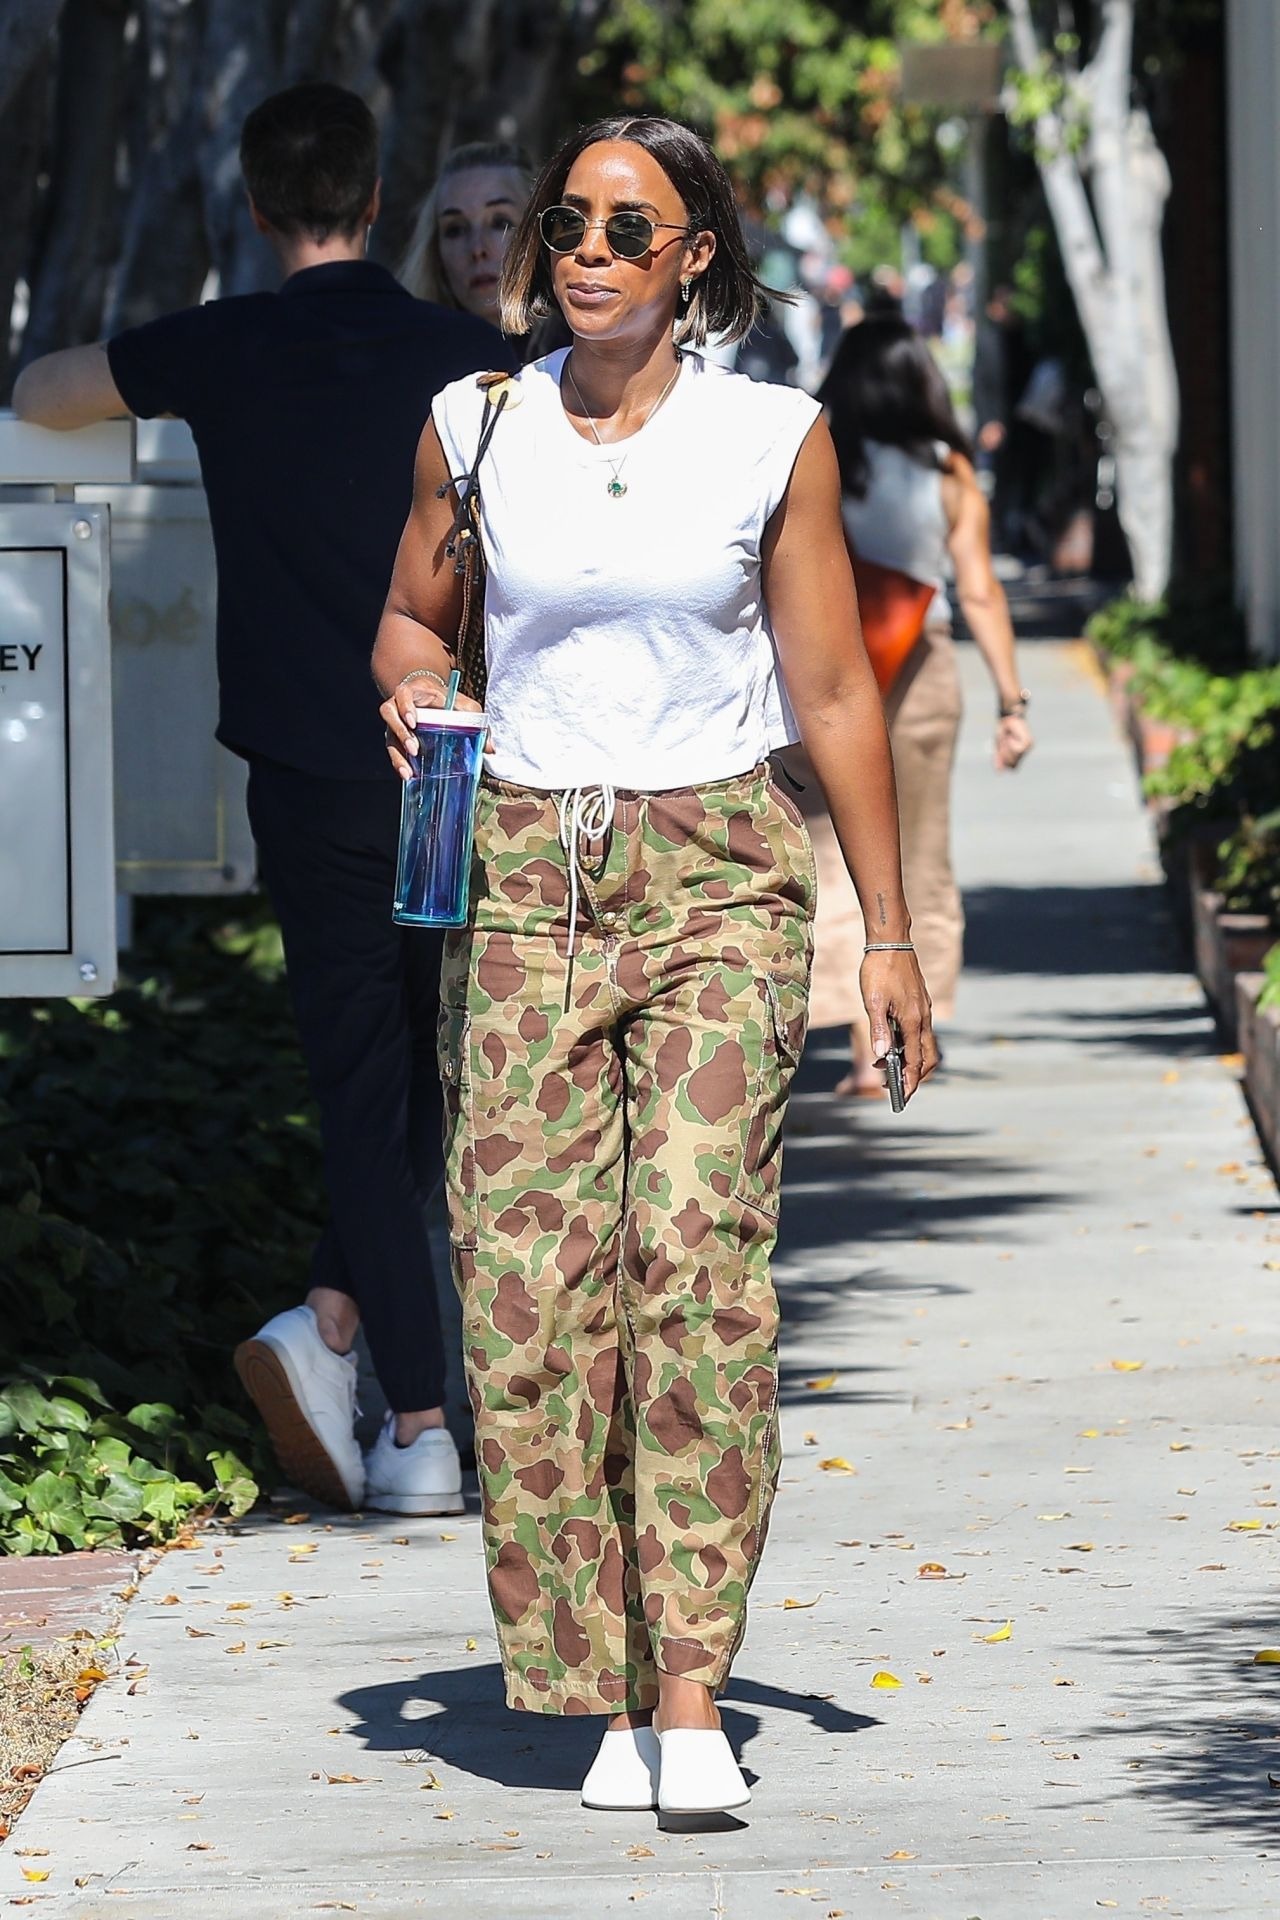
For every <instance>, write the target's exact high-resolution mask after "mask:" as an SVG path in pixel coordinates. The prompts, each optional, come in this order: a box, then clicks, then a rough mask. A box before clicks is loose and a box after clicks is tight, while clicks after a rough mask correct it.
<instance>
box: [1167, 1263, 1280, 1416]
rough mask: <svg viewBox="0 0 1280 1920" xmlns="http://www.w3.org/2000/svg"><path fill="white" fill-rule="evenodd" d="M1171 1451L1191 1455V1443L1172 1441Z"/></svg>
mask: <svg viewBox="0 0 1280 1920" xmlns="http://www.w3.org/2000/svg"><path fill="white" fill-rule="evenodd" d="M1277 1265H1280V1262H1277ZM1169 1451H1170V1453H1190V1451H1191V1442H1190V1441H1189V1440H1171V1441H1170V1442H1169Z"/></svg>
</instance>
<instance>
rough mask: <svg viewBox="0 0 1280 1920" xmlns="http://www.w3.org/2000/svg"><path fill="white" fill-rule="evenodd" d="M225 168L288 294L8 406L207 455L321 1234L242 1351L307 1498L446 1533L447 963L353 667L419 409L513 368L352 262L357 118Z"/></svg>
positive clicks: (152, 338) (269, 117)
mask: <svg viewBox="0 0 1280 1920" xmlns="http://www.w3.org/2000/svg"><path fill="white" fill-rule="evenodd" d="M240 159H241V165H242V168H243V172H244V177H245V184H246V187H247V189H248V194H249V204H250V209H251V212H252V215H253V219H254V222H255V224H256V226H257V227H258V230H259V231H260V232H261V233H263V234H264V235H265V236H266V238H267V239H268V240H269V241H270V243H271V245H272V247H273V248H274V250H275V252H276V254H277V256H278V258H279V261H280V265H281V268H282V271H283V274H284V284H283V285H282V287H281V288H280V291H279V292H278V293H272V294H252V295H246V296H242V297H239V298H235V299H227V300H216V301H211V302H210V303H209V304H208V305H206V306H202V307H194V308H191V309H189V310H188V311H186V312H184V313H176V314H171V315H169V316H168V317H166V318H164V319H161V320H156V321H153V322H151V323H150V324H149V325H147V326H141V327H135V328H132V329H130V331H128V332H127V333H122V334H119V335H118V336H117V337H116V338H115V339H114V340H111V341H110V342H108V343H107V345H106V346H105V347H102V346H89V347H73V348H70V349H69V350H67V351H66V352H63V353H55V354H50V355H48V356H47V357H46V358H44V359H42V360H39V361H36V362H34V363H33V364H32V365H31V366H30V367H28V368H27V369H26V370H25V372H24V373H23V374H22V376H21V377H20V379H19V382H18V385H17V388H16V390H15V393H14V405H15V408H16V410H17V412H18V414H19V415H20V417H21V418H23V419H26V420H32V421H35V422H37V423H39V424H41V425H44V426H49V427H62V428H70V427H79V426H87V425H90V424H91V423H92V422H94V421H97V420H104V419H110V418H116V417H119V416H120V415H122V414H125V413H133V414H136V415H138V416H139V417H140V418H143V419H149V418H151V417H152V416H154V415H156V414H176V415H177V416H178V417H179V418H181V419H183V420H186V421H187V422H188V423H189V424H190V427H191V430H192V433H193V435H194V436H195V441H196V446H197V448H198V450H199V454H200V468H201V473H202V475H203V478H204V484H205V491H206V493H207V495H208V500H209V516H210V520H211V522H212V526H213V537H214V545H215V549H216V553H217V563H218V623H217V646H218V673H219V686H220V707H221V712H220V718H219V725H218V738H219V739H220V740H221V741H222V742H223V743H224V744H225V745H226V746H228V747H230V748H231V749H232V750H233V751H234V752H236V753H239V754H241V755H243V756H244V758H245V759H247V760H248V762H249V816H250V821H251V823H252V826H253V832H254V837H255V839H256V841H257V845H258V855H259V864H260V868H261V872H262V876H263V879H264V881H265V883H266V886H267V889H268V891H269V893H270V895H271V899H272V903H273V905H274V906H275V909H276V912H277V914H278V916H279V919H280V925H281V929H282V932H283V936H284V946H285V957H286V960H287V963H288V972H289V983H290V989H291V992H292V995H293V1001H294V1007H295V1010H296V1013H297V1018H298V1026H299V1031H300V1034H301V1038H302V1045H303V1051H304V1053H305V1056H306V1060H307V1066H308V1069H309V1072H310V1075H311V1080H312V1085H313V1087H314V1090H315V1095H316V1099H317V1101H318V1103H319V1106H320V1115H321V1128H322V1137H323V1143H324V1171H325V1184H326V1188H327V1192H328V1199H329V1205H330V1220H329V1224H328V1226H327V1227H326V1230H325V1232H324V1235H323V1238H322V1239H321V1241H320V1244H319V1246H318V1247H317V1248H316V1252H315V1257H314V1262H313V1267H312V1274H311V1288H310V1291H309V1292H308V1294H307V1298H306V1304H305V1305H303V1306H300V1307H294V1308H291V1309H290V1310H289V1311H288V1312H285V1313H281V1314H277V1315H276V1317H275V1318H274V1319H273V1320H271V1321H269V1322H268V1323H267V1325H266V1326H265V1327H263V1328H262V1329H261V1331H260V1332H259V1333H258V1334H257V1335H256V1336H255V1337H254V1338H253V1339H250V1340H247V1341H246V1342H245V1343H244V1344H243V1345H242V1346H241V1347H240V1348H239V1349H238V1350H237V1353H236V1365H237V1368H238V1370H239V1372H240V1376H241V1379H242V1380H243V1382H244V1384H245V1386H246V1388H247V1390H248V1391H249V1393H250V1394H251V1396H252V1397H253V1399H254V1401H255V1402H256V1404H257V1406H258V1408H259V1410H260V1411H261V1413H262V1415H263V1418H264V1420H265V1422H266V1425H267V1429H268V1432H269V1433H270V1436H271V1439H272V1442H273V1444H274V1446H275V1450H276V1453H277V1455H278V1457H279V1459H280V1462H281V1465H282V1466H283V1468H284V1469H285V1471H286V1472H287V1473H288V1474H289V1476H290V1477H291V1478H292V1479H293V1480H294V1481H295V1482H296V1483H297V1484H298V1485H300V1486H302V1487H304V1488H305V1489H306V1490H307V1491H308V1492H309V1493H311V1494H313V1495H315V1496H316V1497H318V1498H320V1499H323V1500H327V1501H328V1502H330V1504H332V1505H334V1506H339V1507H358V1506H360V1505H361V1504H364V1505H366V1506H369V1507H375V1508H379V1509H381V1510H383V1511H387V1512H392V1513H455V1512H460V1511H461V1510H462V1496H461V1484H462V1483H461V1475H460V1471H459V1465H458V1456H457V1450H456V1448H455V1446H454V1444H453V1441H452V1439H451V1438H450V1436H449V1433H448V1430H447V1429H446V1427H445V1424H444V1413H443V1410H442V1403H443V1400H444V1354H443V1345H442V1340H441V1332H440V1314H439V1306H438V1302H437V1298H436V1288H435V1278H434V1275H433V1273H432V1265H431V1254H430V1250H429V1247H428V1242H427V1231H426V1225H425V1220H424V1208H425V1202H426V1200H427V1197H428V1195H429V1194H430V1192H431V1189H432V1188H433V1187H434V1186H435V1184H436V1181H437V1179H438V1178H439V1174H440V1171H441V1146H440V1134H441V1127H440V1088H439V1081H438V1078H437V1075H436V1066H435V1022H436V1009H437V1002H438V991H439V968H440V937H439V936H437V935H434V934H431V933H424V932H421V931H416V930H415V931H407V930H404V929H401V928H398V927H395V926H393V924H392V921H391V903H392V896H393V888H394V881H395V875H394V862H395V848H396V838H397V828H398V819H399V804H400V783H399V781H398V780H396V779H395V777H394V776H393V774H392V773H391V771H390V769H389V766H388V763H387V758H386V752H385V749H384V746H383V737H382V727H381V723H380V722H379V720H378V715H377V693H376V691H375V689H374V687H373V685H372V682H371V680H370V677H369V658H370V652H371V649H372V645H373V637H374V634H375V632H376V630H377V625H378V619H379V616H380V614H381V611H382V603H383V599H384V597H385V594H386V588H387V582H388V580H389V579H390V576H391V568H392V563H393V561H394V559H395V552H396V546H397V543H398V541H399V537H400V533H401V529H402V528H403V526H404V522H405V519H406V517H407V515H408V511H409V505H410V499H411V494H412V484H413V465H414V455H415V453H416V450H417V444H418V438H419V435H420V433H421V431H422V428H423V426H424V424H425V422H426V420H427V417H428V414H429V412H430V407H431V401H432V398H433V396H434V395H435V393H436V392H437V390H438V389H439V388H440V387H442V386H444V385H446V383H447V382H449V381H450V380H456V379H459V378H461V377H463V376H464V375H466V374H468V373H471V372H476V371H483V370H486V369H489V368H495V367H513V366H514V362H513V361H512V358H511V356H510V353H509V350H508V349H507V348H506V346H505V345H504V343H503V341H502V340H501V339H500V337H499V336H498V335H497V334H496V333H494V332H493V330H492V329H491V328H489V327H488V326H486V325H484V324H483V323H482V322H480V321H477V320H474V319H471V318H470V317H469V316H467V315H464V314H461V313H455V312H452V311H449V310H447V309H445V308H442V307H437V306H433V305H430V304H428V303H426V302H424V301H418V300H414V299H412V298H411V297H410V295H409V294H408V293H406V292H405V290H404V289H403V288H402V287H401V286H400V285H399V284H398V283H397V282H396V280H394V279H393V278H392V276H391V275H390V274H389V273H388V272H387V271H386V270H385V269H384V268H382V267H379V266H375V265H374V264H373V263H372V262H370V261H368V260H367V259H366V258H365V250H366V246H367V242H368V235H369V229H370V227H371V226H372V225H373V222H374V220H375V219H376V217H377V213H378V200H379V181H378V149H377V130H376V127H375V125H374V121H373V117H372V115H371V114H370V112H369V110H368V108H367V107H366V106H365V105H364V103H363V102H362V101H361V100H359V99H358V98H357V97H356V96H355V95H354V94H351V93H348V92H346V91H345V90H344V89H342V88H340V87H333V86H322V85H311V86H300V87H293V88H290V89H289V90H288V91H287V92H285V93H280V94H276V95H275V96H274V97H273V98H271V99H269V100H266V101H264V102H263V103H262V105H261V106H259V107H257V108H255V110H254V111H253V112H252V113H251V114H250V115H249V117H248V119H247V120H246V121H245V124H244V130H243V134H242V137H241V147H240ZM176 720H177V716H175V723H176ZM362 1319H363V1322H364V1327H365V1334H366V1337H367V1339H368V1342H369V1348H370V1352H371V1355H372V1357H373V1362H374V1365H375V1367H376V1369H377V1372H378V1377H379V1380H380V1381H381V1383H382V1386H383V1389H384V1391H385V1393H386V1395H387V1400H388V1403H389V1405H390V1407H391V1408H392V1409H393V1412H392V1413H391V1414H390V1415H389V1416H388V1420H387V1423H386V1425H385V1426H384V1428H383V1431H382V1433H381V1434H380V1435H379V1437H378V1440H377V1443H376V1445H375V1446H374V1448H373V1450H372V1451H371V1453H370V1454H369V1455H368V1457H367V1460H366V1459H362V1457H361V1453H360V1449H359V1447H358V1445H357V1443H356V1440H355V1437H354V1433H353V1422H354V1415H355V1360H354V1356H353V1355H352V1352H351V1347H352V1343H353V1341H354V1339H355V1333H356V1328H357V1326H358V1325H359V1324H360V1321H361V1320H362Z"/></svg>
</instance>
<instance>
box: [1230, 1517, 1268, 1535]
mask: <svg viewBox="0 0 1280 1920" xmlns="http://www.w3.org/2000/svg"><path fill="white" fill-rule="evenodd" d="M1261 1526H1262V1522H1261V1520H1229V1521H1228V1522H1227V1532H1228V1533H1257V1532H1258V1530H1259V1529H1260V1527H1261Z"/></svg>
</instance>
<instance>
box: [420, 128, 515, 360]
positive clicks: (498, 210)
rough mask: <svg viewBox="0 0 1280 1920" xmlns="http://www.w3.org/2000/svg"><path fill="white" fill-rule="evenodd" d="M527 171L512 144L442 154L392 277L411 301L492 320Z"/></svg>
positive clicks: (481, 143) (479, 145)
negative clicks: (432, 303) (437, 172)
mask: <svg viewBox="0 0 1280 1920" xmlns="http://www.w3.org/2000/svg"><path fill="white" fill-rule="evenodd" d="M532 184H533V175H532V173H531V171H530V167H529V162H528V160H527V159H526V157H525V155H524V154H523V153H522V151H521V150H520V148H519V147H516V146H512V145H511V144H510V143H509V142H507V141H502V140H495V141H475V142H472V143H471V144H470V145H468V146H464V147H455V148H454V149H453V151H452V153H450V154H448V155H446V157H445V161H444V164H443V166H442V167H441V169H440V175H439V178H438V179H437V181H436V183H435V185H434V187H432V189H431V191H430V193H429V194H428V195H427V197H426V199H425V200H424V201H423V203H422V207H421V209H420V211H419V213H418V218H417V221H416V222H415V225H414V229H413V238H412V239H411V240H410V242H409V246H408V250H407V251H406V253H405V256H404V260H403V261H402V263H401V266H400V278H401V280H402V281H403V282H404V284H405V286H406V287H407V288H408V289H409V292H410V293H412V294H416V295H417V297H418V299H419V300H434V301H435V302H436V303H437V305H439V306H442V307H459V308H461V309H462V311H463V312H465V313H473V314H475V315H476V317H477V319H480V320H487V321H488V322H489V323H490V325H491V326H495V327H496V326H497V325H498V281H499V277H500V275H501V273H502V263H503V260H504V259H505V258H506V252H507V245H508V242H509V241H510V239H511V234H512V231H513V229H514V227H515V224H516V222H517V220H519V218H520V215H521V214H522V213H523V212H524V208H525V202H526V201H527V200H528V198H529V189H530V187H531V186H532Z"/></svg>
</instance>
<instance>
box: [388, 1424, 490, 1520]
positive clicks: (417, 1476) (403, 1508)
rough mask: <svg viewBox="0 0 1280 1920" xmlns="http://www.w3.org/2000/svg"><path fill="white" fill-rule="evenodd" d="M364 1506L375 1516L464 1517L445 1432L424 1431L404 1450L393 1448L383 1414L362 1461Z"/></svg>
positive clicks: (454, 1456) (454, 1457)
mask: <svg viewBox="0 0 1280 1920" xmlns="http://www.w3.org/2000/svg"><path fill="white" fill-rule="evenodd" d="M364 1466H365V1494H364V1503H365V1506H366V1507H369V1508H370V1509H372V1511H373V1512H375V1513H465V1512H466V1510H467V1509H466V1503H465V1501H464V1500H463V1498H462V1468H461V1466H460V1464H459V1462H458V1449H457V1448H456V1447H455V1446H454V1444H453V1435H452V1434H451V1433H450V1432H449V1429H448V1428H447V1427H428V1428H427V1429H426V1431H425V1432H424V1433H420V1434H419V1435H418V1437H417V1439H416V1440H415V1441H413V1442H412V1444H411V1445H410V1446H407V1447H398V1446H397V1445H396V1420H395V1415H394V1414H393V1413H389V1414H388V1415H387V1417H386V1419H385V1420H384V1421H383V1423H382V1431H381V1433H380V1434H379V1435H378V1438H377V1440H376V1441H375V1442H374V1444H373V1446H372V1447H371V1448H370V1449H369V1452H368V1453H367V1454H366V1455H365V1457H364Z"/></svg>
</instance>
